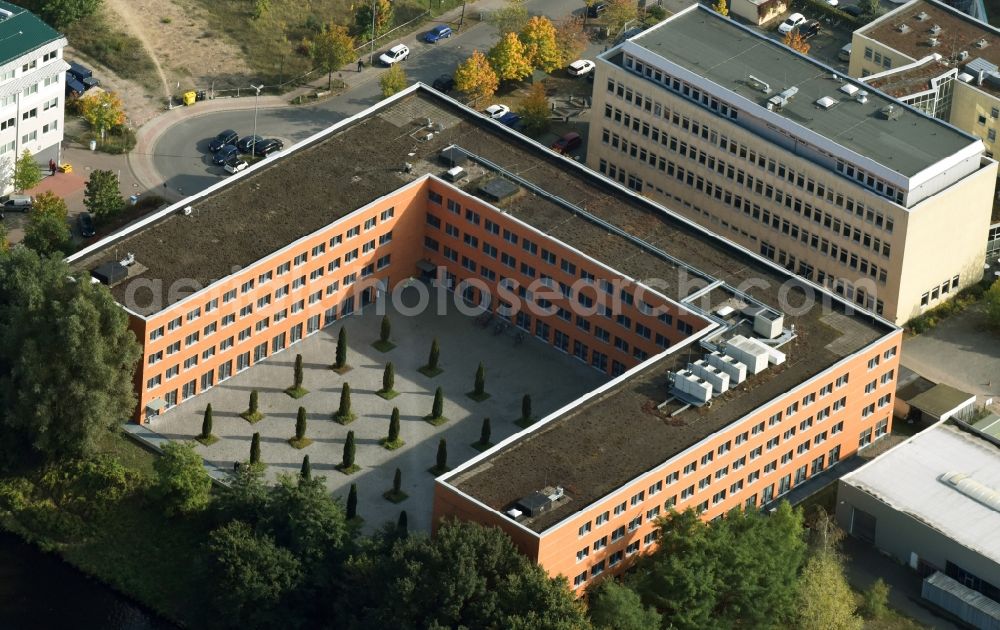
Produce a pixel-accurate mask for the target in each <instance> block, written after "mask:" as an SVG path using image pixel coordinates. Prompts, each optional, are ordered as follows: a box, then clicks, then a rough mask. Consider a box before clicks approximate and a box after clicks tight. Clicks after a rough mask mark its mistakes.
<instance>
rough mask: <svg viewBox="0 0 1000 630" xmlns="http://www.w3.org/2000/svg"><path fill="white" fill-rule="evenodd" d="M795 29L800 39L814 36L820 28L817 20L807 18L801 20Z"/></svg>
mask: <svg viewBox="0 0 1000 630" xmlns="http://www.w3.org/2000/svg"><path fill="white" fill-rule="evenodd" d="M796 30H797V31H798V33H799V35H800V36H801V37H802V39H811V38H813V37H816V36H817V35H819V32H820V30H821V29H820V23H819V20H808V21H806V22H803V23H802V24H799V26H798V28H797V29H796Z"/></svg>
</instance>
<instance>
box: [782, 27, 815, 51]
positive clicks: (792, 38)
mask: <svg viewBox="0 0 1000 630" xmlns="http://www.w3.org/2000/svg"><path fill="white" fill-rule="evenodd" d="M784 44H785V46H788V47H789V48H791V49H792V50H795V51H798V52H800V53H802V54H803V55H805V54H807V53H808V52H809V42H807V41H806V40H805V38H803V37H802V35H800V34H799V32H798V31H797V30H793V31H788V32H787V33H785V39H784Z"/></svg>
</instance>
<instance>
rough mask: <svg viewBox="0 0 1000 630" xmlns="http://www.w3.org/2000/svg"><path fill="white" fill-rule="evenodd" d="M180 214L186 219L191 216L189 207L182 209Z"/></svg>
mask: <svg viewBox="0 0 1000 630" xmlns="http://www.w3.org/2000/svg"><path fill="white" fill-rule="evenodd" d="M181 212H183V213H184V216H186V217H189V216H191V206H184V209H183V210H181Z"/></svg>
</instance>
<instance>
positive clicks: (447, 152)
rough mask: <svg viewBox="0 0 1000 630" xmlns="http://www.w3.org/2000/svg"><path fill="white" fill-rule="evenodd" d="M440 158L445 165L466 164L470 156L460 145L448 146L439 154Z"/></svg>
mask: <svg viewBox="0 0 1000 630" xmlns="http://www.w3.org/2000/svg"><path fill="white" fill-rule="evenodd" d="M438 159H439V160H441V162H442V163H443V164H444V165H445V166H464V165H465V163H466V162H468V161H469V156H468V155H466V154H465V151H463V150H461V149H459V148H458V147H446V148H445V149H442V151H441V153H439V154H438Z"/></svg>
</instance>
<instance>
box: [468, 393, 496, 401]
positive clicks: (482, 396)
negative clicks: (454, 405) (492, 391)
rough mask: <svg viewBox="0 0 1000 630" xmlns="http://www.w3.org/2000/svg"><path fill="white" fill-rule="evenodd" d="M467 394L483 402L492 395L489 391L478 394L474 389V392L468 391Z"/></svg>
mask: <svg viewBox="0 0 1000 630" xmlns="http://www.w3.org/2000/svg"><path fill="white" fill-rule="evenodd" d="M465 395H466V396H468V397H469V398H471V399H472V400H474V401H476V402H483V401H484V400H488V399H489V397H490V395H489V393H487V392H483V393H482V394H477V393H476V392H474V391H473V392H466V394H465Z"/></svg>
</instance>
